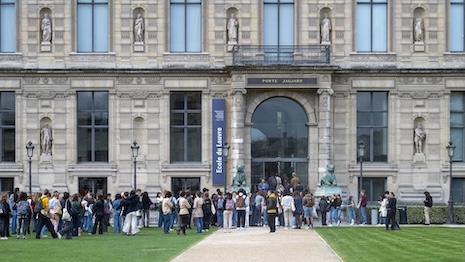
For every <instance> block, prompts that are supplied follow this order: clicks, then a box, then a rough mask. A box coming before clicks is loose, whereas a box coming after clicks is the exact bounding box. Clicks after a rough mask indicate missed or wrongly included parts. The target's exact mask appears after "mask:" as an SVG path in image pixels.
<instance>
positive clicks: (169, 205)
mask: <svg viewBox="0 0 465 262" xmlns="http://www.w3.org/2000/svg"><path fill="white" fill-rule="evenodd" d="M171 197H172V194H171V192H170V191H167V192H166V193H165V198H163V201H162V202H161V204H162V212H163V232H164V233H165V234H168V233H169V231H170V226H171V223H170V221H171V214H172V213H173V208H174V205H173V202H172V201H171Z"/></svg>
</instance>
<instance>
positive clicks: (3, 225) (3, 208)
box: [0, 192, 11, 240]
mask: <svg viewBox="0 0 465 262" xmlns="http://www.w3.org/2000/svg"><path fill="white" fill-rule="evenodd" d="M10 215H11V210H10V205H9V204H8V192H3V193H2V194H1V196H0V240H7V239H8V232H9V229H8V222H9V219H10Z"/></svg>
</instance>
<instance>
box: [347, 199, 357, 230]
mask: <svg viewBox="0 0 465 262" xmlns="http://www.w3.org/2000/svg"><path fill="white" fill-rule="evenodd" d="M346 204H347V213H348V216H349V223H350V225H351V226H353V225H354V224H355V219H356V217H355V201H354V197H353V196H349V199H348V200H347V202H346Z"/></svg>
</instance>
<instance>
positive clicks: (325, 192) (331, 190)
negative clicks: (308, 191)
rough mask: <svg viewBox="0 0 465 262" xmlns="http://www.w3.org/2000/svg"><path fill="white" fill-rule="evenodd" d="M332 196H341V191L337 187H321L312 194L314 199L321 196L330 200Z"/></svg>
mask: <svg viewBox="0 0 465 262" xmlns="http://www.w3.org/2000/svg"><path fill="white" fill-rule="evenodd" d="M332 195H341V196H342V190H341V188H340V187H338V186H323V187H318V188H317V189H316V190H315V192H314V193H313V196H314V197H318V198H319V197H321V196H326V197H329V198H331V196H332Z"/></svg>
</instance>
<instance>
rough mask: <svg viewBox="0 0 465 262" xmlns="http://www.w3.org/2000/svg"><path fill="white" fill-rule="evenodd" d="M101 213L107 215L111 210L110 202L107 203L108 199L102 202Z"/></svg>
mask: <svg viewBox="0 0 465 262" xmlns="http://www.w3.org/2000/svg"><path fill="white" fill-rule="evenodd" d="M103 213H104V214H105V215H109V214H110V213H111V212H110V204H109V203H108V201H105V202H104V203H103Z"/></svg>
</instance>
